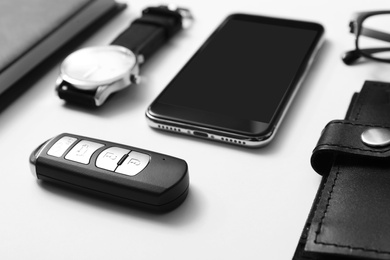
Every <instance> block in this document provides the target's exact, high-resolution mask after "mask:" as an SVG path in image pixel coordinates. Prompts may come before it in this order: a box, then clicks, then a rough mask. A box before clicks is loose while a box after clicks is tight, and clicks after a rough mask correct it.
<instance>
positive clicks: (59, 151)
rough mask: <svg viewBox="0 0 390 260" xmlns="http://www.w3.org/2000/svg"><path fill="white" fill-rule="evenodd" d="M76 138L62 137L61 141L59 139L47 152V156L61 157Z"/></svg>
mask: <svg viewBox="0 0 390 260" xmlns="http://www.w3.org/2000/svg"><path fill="white" fill-rule="evenodd" d="M76 140H77V139H76V138H74V137H70V136H64V137H62V138H61V139H59V140H58V141H57V142H56V143H55V144H54V145H53V146H52V147H51V148H50V150H49V151H48V152H47V154H48V155H51V156H54V157H61V156H62V155H63V154H64V153H65V151H66V150H68V148H69V147H70V146H71V145H72V144H73V143H74V142H76Z"/></svg>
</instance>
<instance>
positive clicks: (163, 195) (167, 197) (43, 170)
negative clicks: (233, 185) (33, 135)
mask: <svg viewBox="0 0 390 260" xmlns="http://www.w3.org/2000/svg"><path fill="white" fill-rule="evenodd" d="M30 166H31V170H32V172H33V174H34V175H35V176H36V177H37V178H38V179H40V180H44V181H51V182H56V183H59V184H63V185H67V186H72V187H74V188H79V189H82V190H85V191H89V192H92V193H97V194H100V195H103V196H105V197H109V198H114V199H117V200H120V201H123V202H126V203H129V204H132V205H136V206H140V207H143V208H147V209H150V210H156V211H168V210H172V209H174V208H176V207H177V206H178V205H180V204H181V203H182V202H183V201H184V199H185V198H186V196H187V193H188V188H189V175H188V166H187V163H186V162H185V161H184V160H181V159H178V158H175V157H171V156H168V155H164V154H160V153H155V152H152V151H147V150H143V149H139V148H136V147H130V146H126V145H122V144H118V143H112V142H108V141H103V140H98V139H93V138H89V137H84V136H79V135H74V134H68V133H64V134H61V135H58V136H56V137H54V138H52V139H50V140H48V141H46V142H45V143H43V144H42V145H40V146H39V147H38V148H37V149H36V150H35V151H34V152H33V153H32V154H31V156H30Z"/></svg>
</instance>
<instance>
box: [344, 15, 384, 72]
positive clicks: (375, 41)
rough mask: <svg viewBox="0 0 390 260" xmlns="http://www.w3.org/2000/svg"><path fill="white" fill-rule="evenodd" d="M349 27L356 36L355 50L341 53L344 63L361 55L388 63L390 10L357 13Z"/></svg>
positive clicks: (350, 61) (352, 61)
mask: <svg viewBox="0 0 390 260" xmlns="http://www.w3.org/2000/svg"><path fill="white" fill-rule="evenodd" d="M349 27H350V29H351V30H350V32H351V33H353V34H355V37H356V38H355V50H352V51H347V52H345V53H344V54H343V56H342V60H343V61H344V63H345V64H347V65H351V64H353V63H355V62H356V61H357V60H358V59H359V58H361V57H365V58H368V59H371V60H376V61H381V62H388V63H390V11H376V12H363V13H357V14H355V15H354V17H353V18H352V21H351V22H350V23H349Z"/></svg>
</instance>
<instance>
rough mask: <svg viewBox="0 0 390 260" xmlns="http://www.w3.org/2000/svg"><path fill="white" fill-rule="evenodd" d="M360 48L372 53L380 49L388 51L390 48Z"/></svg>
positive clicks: (380, 50)
mask: <svg viewBox="0 0 390 260" xmlns="http://www.w3.org/2000/svg"><path fill="white" fill-rule="evenodd" d="M360 50H361V51H364V52H365V53H367V54H374V53H377V52H382V51H390V48H369V49H360Z"/></svg>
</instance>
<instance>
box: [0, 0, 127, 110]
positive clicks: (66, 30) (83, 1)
mask: <svg viewBox="0 0 390 260" xmlns="http://www.w3.org/2000/svg"><path fill="white" fill-rule="evenodd" d="M123 7H124V5H123V4H121V5H119V4H117V2H115V0H66V1H64V0H6V1H1V2H0V50H1V51H0V98H1V99H0V108H3V106H4V102H7V101H9V99H10V98H13V97H7V98H6V99H7V100H6V101H4V96H8V95H9V94H10V92H12V91H11V89H12V88H13V87H14V85H15V82H17V81H18V80H19V79H21V78H22V77H23V76H25V75H26V74H27V73H28V72H30V71H31V70H32V69H34V68H35V67H36V66H37V65H39V64H40V63H41V62H42V61H44V60H45V59H47V58H48V57H50V55H52V54H53V53H54V52H56V51H57V50H59V49H60V48H61V47H63V46H64V45H65V44H67V43H68V42H69V41H70V40H71V39H73V38H74V37H76V36H77V35H79V34H80V33H81V32H82V31H83V30H85V29H86V28H88V27H91V26H92V25H93V24H94V23H95V22H97V21H98V20H100V19H103V17H104V16H108V15H109V14H111V16H112V14H113V13H114V12H115V13H117V12H118V11H119V9H120V10H121V9H123ZM53 84H54V83H53ZM53 86H54V85H53ZM0 110H1V109H0Z"/></svg>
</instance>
